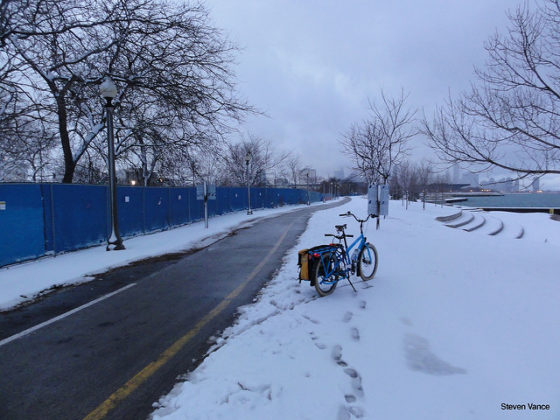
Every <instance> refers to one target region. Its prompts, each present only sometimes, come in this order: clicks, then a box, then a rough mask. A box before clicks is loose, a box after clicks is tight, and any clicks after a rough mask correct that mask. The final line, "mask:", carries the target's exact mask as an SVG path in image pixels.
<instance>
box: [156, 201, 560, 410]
mask: <svg viewBox="0 0 560 420" xmlns="http://www.w3.org/2000/svg"><path fill="white" fill-rule="evenodd" d="M366 209H367V204H366V201H365V200H364V199H361V198H360V199H354V200H353V201H352V202H351V203H350V204H348V205H345V206H343V207H339V208H335V209H331V210H325V211H320V212H316V213H315V214H314V216H313V217H312V218H311V220H310V222H309V226H308V229H307V230H306V232H305V233H304V234H303V235H302V236H301V238H300V240H299V243H298V244H297V245H296V246H295V247H294V248H293V249H292V251H291V252H289V253H288V255H287V256H286V257H285V263H284V265H283V267H282V269H281V270H280V271H279V273H278V275H277V276H276V277H275V278H274V279H273V280H272V281H271V282H270V283H269V284H268V286H267V287H266V288H265V289H264V290H263V291H262V294H261V297H260V299H259V300H258V302H256V303H254V304H251V305H248V306H245V307H242V308H241V309H240V311H239V312H240V315H239V319H238V320H237V321H236V323H235V324H234V325H233V326H231V327H230V328H228V329H227V330H226V331H224V333H223V334H222V335H221V336H220V337H219V338H217V339H216V343H215V345H214V346H213V348H212V349H211V351H210V352H209V355H208V356H207V358H206V359H205V360H204V361H203V362H202V364H201V365H200V366H199V367H198V368H197V369H196V370H195V371H194V372H192V373H190V374H188V375H187V379H186V380H185V381H184V382H181V383H178V384H177V385H176V386H175V388H174V389H173V390H172V391H171V393H170V394H169V395H167V396H165V397H163V398H162V399H161V400H160V401H159V403H158V404H157V405H156V406H157V407H159V408H158V409H157V410H156V411H155V412H154V413H153V419H158V420H159V419H162V420H163V419H164V420H172V419H262V418H266V419H286V418H291V419H319V418H320V419H350V418H366V419H372V418H376V419H451V418H453V419H469V418H472V419H488V418H492V419H496V418H508V419H509V418H539V419H550V418H558V417H559V416H560V377H558V372H559V371H560V359H559V358H558V354H560V328H559V327H560V325H559V319H560V318H559V315H560V309H559V306H558V302H557V300H558V296H559V294H560V283H559V281H558V275H557V273H556V271H557V270H556V261H558V253H559V251H560V248H559V246H560V243H559V240H560V223H559V222H554V221H552V220H550V219H549V218H548V216H547V215H545V214H531V215H526V214H507V215H505V216H504V215H502V214H498V215H495V214H494V213H493V217H498V218H499V217H503V219H504V223H505V224H506V225H508V224H517V225H521V226H524V227H525V230H526V232H527V235H526V239H519V240H516V239H514V238H513V237H512V236H511V235H509V236H508V235H506V234H505V233H504V234H503V235H501V234H499V235H496V236H489V235H487V234H484V233H483V231H478V230H474V231H472V232H466V231H464V230H462V229H452V228H449V227H446V226H445V225H444V224H443V223H440V222H438V221H436V220H435V217H436V216H439V215H449V214H452V213H455V212H457V210H456V209H451V208H443V209H442V208H440V207H434V206H433V205H431V206H430V205H428V206H427V207H426V210H422V206H421V205H420V204H415V203H413V204H412V205H411V206H410V207H409V209H408V210H405V209H404V207H402V206H401V205H400V203H399V202H392V203H391V207H390V216H389V217H388V218H387V219H386V220H382V221H381V229H380V230H375V223H370V224H369V228H368V230H367V236H368V238H369V240H370V241H371V242H373V243H374V244H375V246H376V247H377V249H378V251H379V258H380V263H379V264H380V265H379V269H378V272H377V275H376V277H375V278H374V279H373V280H371V281H370V282H367V283H364V282H362V281H361V280H356V281H355V282H354V283H355V285H356V287H357V289H358V291H357V293H354V292H353V291H352V289H351V287H349V286H348V284H347V283H341V284H340V285H339V287H338V288H337V289H336V290H335V292H334V293H333V294H332V295H330V296H328V297H325V298H318V297H317V294H316V292H315V290H314V288H311V287H309V285H308V283H306V282H302V283H301V284H299V283H298V281H297V266H296V263H297V257H296V255H297V250H298V249H301V248H307V247H310V246H312V245H316V244H319V243H323V242H324V236H323V234H324V233H326V232H329V231H330V230H332V227H333V225H334V224H335V223H339V222H340V220H341V219H340V218H339V217H338V216H337V215H338V214H339V213H341V212H342V211H346V210H351V211H353V212H355V213H356V214H358V215H362V216H364V215H365V212H366ZM344 222H345V223H346V222H348V225H349V227H352V228H354V229H353V231H354V232H352V231H350V233H357V230H358V229H357V224H356V223H354V222H352V221H350V220H349V219H346V220H345V221H344ZM504 232H505V230H504ZM529 403H533V404H548V405H549V406H550V409H548V410H540V411H534V410H531V409H530V408H529ZM502 404H523V405H524V407H525V409H524V410H520V411H519V410H504V409H502Z"/></svg>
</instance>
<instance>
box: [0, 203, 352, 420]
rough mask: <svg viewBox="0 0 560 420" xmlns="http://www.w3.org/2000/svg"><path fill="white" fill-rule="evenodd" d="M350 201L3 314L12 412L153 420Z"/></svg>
mask: <svg viewBox="0 0 560 420" xmlns="http://www.w3.org/2000/svg"><path fill="white" fill-rule="evenodd" d="M341 204H342V202H340V201H339V202H336V203H332V204H330V205H325V206H312V207H310V208H305V209H302V210H297V211H294V212H290V213H287V214H283V215H280V216H278V217H274V218H269V219H266V220H262V221H259V222H257V223H255V225H253V226H251V227H248V228H243V229H239V230H238V231H235V232H234V233H232V235H230V236H228V237H226V238H224V239H221V240H219V241H218V242H216V243H214V244H212V245H210V246H208V247H206V248H204V249H201V250H197V251H196V252H192V253H186V254H173V255H169V256H165V257H159V258H155V259H151V260H148V261H144V262H141V263H136V264H133V265H132V266H128V267H123V268H120V269H117V270H113V271H111V272H108V273H106V274H104V275H101V276H98V278H97V279H96V280H95V281H93V282H90V283H87V284H84V285H80V286H76V287H71V288H66V289H62V290H60V291H58V292H56V293H53V294H51V295H49V296H47V297H46V298H44V299H42V300H41V301H39V302H37V303H35V304H33V305H29V306H26V307H24V308H20V309H18V310H14V311H12V312H7V313H2V314H1V315H0V418H1V419H12V420H18V419H26V420H28V419H84V418H87V419H89V420H93V419H101V418H104V419H143V418H146V417H147V416H148V415H149V414H150V413H151V412H152V410H153V408H152V403H153V402H155V401H157V400H158V399H159V398H160V397H161V396H162V395H164V394H166V393H168V392H169V391H170V390H171V388H172V387H173V385H174V384H175V383H176V382H177V378H178V377H179V375H181V374H184V373H186V372H189V371H191V370H193V369H194V368H195V367H196V366H197V365H198V364H199V363H200V361H201V360H202V359H203V357H204V355H205V354H206V352H207V351H208V349H209V347H210V337H212V336H214V335H216V334H218V333H219V332H220V331H222V330H223V329H224V328H226V327H227V326H229V325H231V323H232V322H233V320H234V317H235V314H236V309H237V308H238V307H239V306H241V305H245V304H247V303H250V302H252V301H253V300H254V299H255V296H256V295H257V293H258V291H259V290H260V289H261V288H262V286H263V285H264V284H265V283H266V282H267V281H268V280H270V279H271V278H272V276H273V275H274V273H275V271H276V270H278V269H279V268H280V266H281V263H282V258H283V256H284V255H285V254H286V252H287V251H288V250H289V249H291V248H292V247H293V246H294V244H295V242H296V240H297V238H298V237H299V235H301V233H302V232H303V231H304V230H305V227H306V225H307V220H308V219H309V217H310V215H311V214H312V212H314V211H317V210H319V209H324V208H326V207H332V206H336V205H341ZM294 281H296V279H294ZM41 325H44V326H42V327H41V328H37V326H41ZM30 328H37V329H36V330H33V331H31V332H30V333H25V331H28V330H29V329H30ZM22 332H23V333H22ZM234 362H235V361H232V363H234Z"/></svg>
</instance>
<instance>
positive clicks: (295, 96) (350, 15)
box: [205, 0, 515, 176]
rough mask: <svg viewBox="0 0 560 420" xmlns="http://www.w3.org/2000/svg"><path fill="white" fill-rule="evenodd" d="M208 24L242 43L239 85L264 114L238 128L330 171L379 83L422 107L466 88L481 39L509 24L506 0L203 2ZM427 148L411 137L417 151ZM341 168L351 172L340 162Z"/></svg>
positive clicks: (480, 53)
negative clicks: (402, 92)
mask: <svg viewBox="0 0 560 420" xmlns="http://www.w3.org/2000/svg"><path fill="white" fill-rule="evenodd" d="M205 4H206V6H207V7H208V9H209V10H210V16H211V19H212V20H213V22H214V24H215V25H216V26H218V27H220V28H222V29H223V30H224V33H225V34H226V35H227V36H228V37H229V39H230V40H231V41H233V42H234V43H235V44H237V45H238V46H240V47H241V48H242V51H241V53H240V55H239V57H238V63H239V64H238V67H237V69H236V70H237V74H238V80H239V91H240V93H241V95H242V96H243V97H245V98H246V99H248V100H249V101H250V102H251V103H252V104H253V105H255V106H256V107H258V108H259V109H261V110H263V111H264V112H266V113H267V115H268V117H258V118H257V117H251V118H249V119H248V121H247V122H246V123H245V124H244V125H243V129H244V130H248V131H251V132H253V133H254V134H256V135H259V136H262V137H264V138H268V139H270V140H272V141H274V142H275V143H276V144H278V146H279V147H280V148H282V149H285V150H293V151H294V152H295V153H297V154H299V155H300V156H301V160H302V162H303V163H304V164H309V165H310V166H312V167H314V168H316V169H317V170H318V172H319V173H320V174H321V175H323V176H326V175H329V174H332V173H333V172H334V170H336V169H338V168H339V167H348V166H349V163H348V160H347V159H346V158H344V157H342V156H341V155H340V154H339V153H338V152H339V151H340V146H339V144H338V140H339V138H340V136H341V134H342V133H343V132H344V131H346V130H347V129H348V127H349V126H350V125H351V124H352V123H353V122H356V121H359V120H361V119H363V118H364V117H366V115H367V101H368V98H370V99H372V100H375V99H376V97H377V96H378V95H379V91H380V89H384V90H385V91H386V92H387V93H389V94H391V93H398V92H399V91H400V89H401V88H403V89H404V90H405V91H408V92H410V105H411V106H413V107H418V108H424V109H425V110H426V112H427V113H428V114H430V113H431V110H432V109H433V107H434V106H435V105H437V104H440V103H441V102H442V101H443V100H444V99H445V97H446V96H447V95H448V92H449V90H451V91H452V92H459V91H461V90H463V89H466V88H467V87H468V86H469V83H470V81H471V80H472V78H473V72H472V71H473V66H474V65H483V64H484V61H485V57H486V56H485V51H484V49H483V43H484V41H485V40H486V39H488V37H489V36H491V35H492V34H493V33H494V32H495V30H496V29H498V30H500V31H503V30H505V28H506V26H507V18H506V15H505V12H506V10H507V9H508V8H511V7H514V6H515V3H514V2H512V1H511V0H493V1H491V2H489V1H487V0H473V1H468V2H466V1H459V0H455V1H449V0H424V1H421V2H419V1H413V0H401V1H393V2H388V1H381V0H370V1H366V0H351V1H347V2H341V1H318V0H304V1H295V0H267V1H265V0H237V1H231V0H207V1H206V2H205ZM428 155H429V151H428V150H427V148H426V147H425V146H424V145H423V141H422V139H418V141H417V145H416V147H415V157H417V158H421V157H423V156H428ZM345 171H346V173H348V170H347V169H345Z"/></svg>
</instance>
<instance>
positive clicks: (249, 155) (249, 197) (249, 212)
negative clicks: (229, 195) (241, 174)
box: [245, 151, 253, 214]
mask: <svg viewBox="0 0 560 420" xmlns="http://www.w3.org/2000/svg"><path fill="white" fill-rule="evenodd" d="M252 157H253V156H252V155H251V151H248V152H247V154H246V155H245V165H246V167H247V214H253V210H251V184H250V182H249V163H250V162H251V158H252Z"/></svg>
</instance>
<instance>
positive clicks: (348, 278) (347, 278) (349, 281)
mask: <svg viewBox="0 0 560 420" xmlns="http://www.w3.org/2000/svg"><path fill="white" fill-rule="evenodd" d="M346 280H348V283H350V286H352V289H354V292H356V293H358V291H357V290H356V288H355V287H354V285H353V284H352V281H351V280H350V276H348V277H346Z"/></svg>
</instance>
